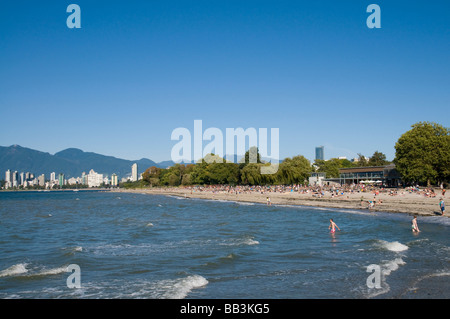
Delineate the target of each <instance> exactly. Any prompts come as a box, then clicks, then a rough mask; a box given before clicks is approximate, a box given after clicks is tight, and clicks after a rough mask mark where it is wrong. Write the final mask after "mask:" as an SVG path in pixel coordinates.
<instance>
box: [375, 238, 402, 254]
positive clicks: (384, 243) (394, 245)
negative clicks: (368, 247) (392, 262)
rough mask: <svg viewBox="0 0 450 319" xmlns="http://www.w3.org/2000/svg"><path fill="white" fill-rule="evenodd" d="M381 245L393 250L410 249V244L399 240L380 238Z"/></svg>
mask: <svg viewBox="0 0 450 319" xmlns="http://www.w3.org/2000/svg"><path fill="white" fill-rule="evenodd" d="M379 245H380V246H381V247H382V248H384V249H387V250H390V251H393V252H401V251H405V250H408V246H406V245H404V244H402V243H400V242H398V241H393V242H388V241H385V240H380V241H379Z"/></svg>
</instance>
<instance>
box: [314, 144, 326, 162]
mask: <svg viewBox="0 0 450 319" xmlns="http://www.w3.org/2000/svg"><path fill="white" fill-rule="evenodd" d="M316 160H322V161H323V160H325V155H324V147H323V146H318V147H316Z"/></svg>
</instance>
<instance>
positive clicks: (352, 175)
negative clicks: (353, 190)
mask: <svg viewBox="0 0 450 319" xmlns="http://www.w3.org/2000/svg"><path fill="white" fill-rule="evenodd" d="M339 182H340V184H360V183H363V184H369V185H370V184H373V185H385V186H389V187H396V186H399V184H400V182H401V178H400V174H399V173H398V171H397V170H396V169H395V165H394V164H389V165H384V166H361V167H350V168H340V169H339Z"/></svg>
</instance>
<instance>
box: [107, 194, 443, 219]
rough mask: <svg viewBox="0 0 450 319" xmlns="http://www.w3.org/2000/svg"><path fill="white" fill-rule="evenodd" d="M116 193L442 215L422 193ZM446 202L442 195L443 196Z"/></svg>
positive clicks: (436, 200)
mask: <svg viewBox="0 0 450 319" xmlns="http://www.w3.org/2000/svg"><path fill="white" fill-rule="evenodd" d="M111 192H116V193H135V194H148V195H165V196H178V197H184V198H200V199H208V200H225V201H234V202H249V203H259V204H265V205H267V197H269V198H270V202H271V204H273V205H297V206H309V207H319V208H337V209H358V210H368V211H377V212H387V213H402V214H409V215H417V216H441V217H448V216H449V213H448V212H447V213H446V214H445V215H444V216H442V215H441V214H440V208H439V199H440V198H441V197H442V196H436V197H434V198H430V197H426V196H424V195H421V194H416V193H409V192H407V191H404V190H403V191H400V192H399V194H398V195H389V194H388V193H379V194H376V195H375V194H374V193H373V192H368V191H367V192H356V193H345V194H344V195H340V196H333V197H332V196H331V194H325V195H324V196H323V197H321V198H318V197H314V195H313V194H311V193H298V192H281V193H279V192H256V191H255V192H244V193H230V192H226V191H212V190H206V191H205V190H202V191H199V190H192V189H189V188H177V187H172V188H141V189H138V188H135V189H114V190H111ZM444 200H445V196H444ZM369 201H372V202H375V204H374V206H372V207H371V208H370V209H368V206H369V205H370V203H369Z"/></svg>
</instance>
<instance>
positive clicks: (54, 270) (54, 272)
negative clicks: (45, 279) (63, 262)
mask: <svg viewBox="0 0 450 319" xmlns="http://www.w3.org/2000/svg"><path fill="white" fill-rule="evenodd" d="M63 272H67V266H62V267H57V268H51V269H43V270H41V271H38V272H36V273H32V274H30V276H48V275H57V274H61V273H63Z"/></svg>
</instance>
